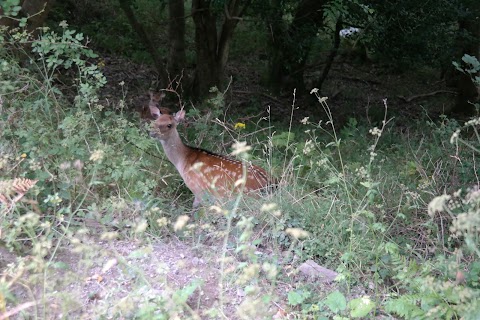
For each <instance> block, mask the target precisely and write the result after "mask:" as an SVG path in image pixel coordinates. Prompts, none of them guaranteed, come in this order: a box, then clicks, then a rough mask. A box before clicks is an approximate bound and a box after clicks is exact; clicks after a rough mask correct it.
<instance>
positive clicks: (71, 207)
mask: <svg viewBox="0 0 480 320" xmlns="http://www.w3.org/2000/svg"><path fill="white" fill-rule="evenodd" d="M60 28H61V30H62V32H59V33H57V32H54V31H52V30H49V29H46V28H45V29H42V32H41V33H40V36H39V38H38V39H33V38H31V36H30V35H28V34H26V33H24V32H23V30H22V29H18V30H10V31H7V30H2V34H1V37H0V42H1V43H0V45H1V46H0V50H1V51H0V54H1V58H2V61H1V65H0V74H1V80H0V137H1V139H0V152H1V158H0V174H1V180H0V202H1V204H0V205H1V207H0V208H1V216H0V231H1V232H0V241H1V242H0V248H1V250H2V252H8V253H9V254H10V255H11V256H13V257H12V258H11V259H9V260H8V261H5V262H0V263H1V267H2V275H1V278H0V310H1V312H2V313H3V314H6V315H10V316H16V315H18V316H21V317H25V318H27V317H28V318H40V319H46V318H51V317H53V316H55V315H56V316H59V315H63V316H65V317H75V316H82V315H83V316H91V317H94V318H101V317H113V318H119V317H124V318H131V319H153V318H155V319H170V318H194V319H195V318H201V317H204V318H243V319H254V318H271V317H273V316H274V315H276V316H277V317H291V318H302V319H303V318H306V319H327V318H334V319H345V318H349V317H350V318H373V317H376V316H384V315H387V314H388V315H394V316H401V317H404V318H408V319H418V318H421V319H439V318H445V319H451V318H464V319H475V318H478V317H479V314H478V311H477V310H480V306H479V293H480V291H479V289H480V288H479V285H480V284H479V282H478V275H479V273H480V265H479V263H478V258H479V253H480V251H479V239H478V230H479V227H480V226H479V216H480V191H479V184H480V182H479V177H478V161H477V156H478V154H479V151H480V136H479V133H478V128H479V126H480V124H479V120H478V119H474V120H472V121H469V122H467V123H466V124H465V125H464V126H461V125H459V123H457V122H456V121H454V120H451V119H448V118H446V117H445V118H442V119H441V121H431V120H429V121H427V124H428V126H429V128H428V130H423V131H422V130H420V129H419V128H415V127H414V126H412V127H411V128H409V130H411V131H408V132H401V131H399V129H398V128H397V127H395V126H394V122H395V119H390V118H389V117H388V101H387V100H385V101H383V102H382V103H383V107H384V110H385V112H384V119H383V121H382V122H381V123H380V124H379V125H378V127H374V128H370V127H369V126H368V125H366V124H363V123H361V122H359V121H358V120H357V119H351V120H350V121H349V123H348V125H347V126H345V127H344V128H342V129H341V130H338V128H336V127H335V123H334V117H333V116H332V114H331V110H330V108H329V106H328V104H327V99H326V98H324V97H320V96H318V92H317V91H316V90H312V94H314V95H315V96H316V97H317V98H318V103H319V105H320V106H321V107H322V108H323V109H324V111H325V113H326V114H327V116H328V121H327V122H325V123H324V122H318V121H316V120H315V119H309V118H305V119H303V120H302V121H301V122H300V123H293V119H294V117H293V114H294V112H295V104H293V105H292V117H291V124H290V127H289V128H285V129H283V128H281V129H277V128H275V127H274V126H273V125H272V124H271V123H268V122H267V121H268V119H267V121H265V120H264V119H259V120H258V121H257V120H251V121H249V122H246V121H239V120H238V121H237V120H232V119H229V118H228V117H227V116H226V115H225V114H223V113H222V110H223V107H224V104H225V101H224V100H223V98H224V95H223V93H221V92H218V91H215V92H212V93H215V94H214V95H213V94H212V96H214V98H213V99H212V100H211V101H209V102H208V103H209V109H210V110H211V112H210V113H208V114H203V113H201V112H199V111H196V110H191V111H190V112H189V116H190V118H191V119H194V120H195V121H192V122H191V124H192V125H191V126H189V127H185V128H181V129H180V131H182V135H184V137H185V139H186V140H187V141H188V142H189V143H190V144H193V145H195V146H202V147H205V148H208V149H211V150H213V151H216V152H229V151H230V149H229V147H228V146H229V145H230V144H231V143H232V142H233V141H247V142H248V144H249V145H251V146H252V147H253V149H252V150H251V152H250V153H249V154H250V158H249V159H248V160H249V161H252V162H254V163H256V164H260V165H264V166H268V168H269V171H270V172H271V173H272V174H273V175H274V176H276V177H277V178H278V185H277V191H276V192H275V193H274V194H273V195H269V196H267V197H265V198H264V199H244V198H243V197H242V195H241V194H239V195H238V196H237V197H236V198H235V199H232V201H231V202H229V203H228V204H224V205H220V204H216V205H213V206H206V207H204V208H203V209H202V210H200V211H198V212H192V211H190V210H189V209H188V208H190V207H191V205H190V202H191V200H192V197H191V195H190V194H189V192H188V191H187V190H186V188H185V187H183V186H182V184H181V180H180V178H179V177H178V174H177V173H176V172H175V171H174V169H173V168H172V166H171V165H170V163H169V162H168V161H166V160H165V158H164V156H163V154H162V152H161V150H159V146H158V145H157V144H156V143H155V141H154V140H153V139H151V138H150V137H148V135H147V133H146V132H144V131H143V130H141V129H140V125H139V123H138V121H137V120H136V119H135V118H134V117H132V116H131V114H130V112H129V111H128V110H127V107H128V106H126V105H125V102H124V99H120V101H119V102H118V104H106V103H105V102H104V101H102V100H101V99H100V98H99V96H98V90H99V89H100V88H101V87H102V86H104V85H106V84H107V79H106V78H105V76H104V75H103V74H102V72H101V70H100V69H99V67H98V65H97V63H96V61H97V60H96V59H97V56H96V54H95V53H94V52H92V50H90V49H89V48H88V47H86V46H85V44H84V43H85V39H84V38H83V36H82V35H81V34H80V33H76V32H75V31H73V30H71V29H69V28H68V25H67V24H66V23H65V22H62V23H61V25H60ZM62 75H69V79H70V81H71V82H70V83H69V84H68V88H66V85H65V84H64V82H62V81H61V80H60V79H61V76H62ZM111 85H119V86H124V85H125V84H124V83H119V84H111ZM72 88H73V90H74V94H73V96H72V95H69V94H66V92H71V91H72ZM123 98H125V97H123ZM418 127H421V124H419V125H418ZM264 128H266V129H264ZM293 128H295V129H293ZM199 132H200V133H199ZM202 132H203V133H202ZM262 137H265V138H262ZM237 151H238V150H237ZM175 238H178V239H179V241H181V242H183V243H185V244H187V245H188V246H189V247H192V248H194V249H196V250H199V251H202V250H204V251H205V248H206V247H208V245H210V246H211V247H213V248H215V250H213V251H215V252H208V253H204V255H202V257H208V258H209V259H211V264H212V265H214V266H215V268H216V269H215V270H218V279H216V281H215V282H214V285H215V286H214V287H215V290H216V292H218V296H217V299H216V301H215V303H212V304H210V305H209V306H208V307H204V306H203V305H199V304H198V301H202V300H201V294H200V293H199V292H202V290H203V289H202V288H203V287H202V285H203V284H204V283H203V282H202V281H206V280H205V279H200V280H198V279H197V280H195V279H193V280H191V281H187V282H186V283H185V284H184V285H183V286H181V287H180V288H179V287H176V286H175V284H174V283H172V282H171V281H169V276H168V275H169V274H168V270H169V268H171V267H172V266H168V265H165V263H163V262H162V261H161V259H160V258H159V257H156V256H155V255H154V254H153V253H152V252H154V251H153V250H154V248H155V246H156V245H157V244H158V243H159V242H162V241H165V242H168V241H169V240H170V239H175ZM115 243H122V246H125V247H127V246H129V245H135V246H138V248H137V247H136V248H137V249H135V250H133V251H132V252H130V254H129V255H128V256H127V257H125V256H124V255H123V254H122V253H123V251H122V248H121V247H118V246H117V247H116V246H115V245H114V244H115ZM207 251H208V250H207ZM210 251H212V250H210ZM68 253H70V254H71V255H72V256H71V259H73V260H74V261H75V263H77V264H78V265H80V266H81V270H82V271H83V272H81V273H80V274H79V273H76V271H75V270H73V269H71V268H69V267H68V266H67V265H66V263H65V262H62V261H64V258H65V257H66V255H67V254H68ZM5 254H6V253H5ZM72 257H73V258H72ZM60 258H62V259H60ZM307 259H311V260H314V261H317V262H318V263H320V264H322V265H324V266H326V267H328V268H330V269H335V270H336V271H337V272H338V276H337V279H336V282H335V284H334V286H335V288H334V289H332V290H330V291H328V290H326V289H325V290H323V291H322V290H321V288H320V289H319V286H315V283H312V281H303V280H301V278H299V277H296V276H295V275H296V273H297V272H298V271H297V269H296V267H297V266H298V265H299V264H300V263H301V262H303V261H305V260H307ZM147 261H154V262H155V265H156V266H157V268H156V269H155V271H154V272H150V271H151V270H147V269H146V265H147ZM90 269H94V270H96V273H94V274H93V275H92V274H89V275H88V278H87V281H90V282H93V283H95V284H98V285H99V286H103V282H102V281H103V280H102V279H103V278H104V277H107V275H108V274H109V273H112V272H113V274H114V275H115V278H116V279H119V281H118V282H116V285H114V286H110V287H109V288H104V291H102V293H101V294H97V292H96V291H93V292H90V294H89V295H88V297H87V299H88V301H89V302H88V303H85V302H84V301H81V298H80V297H81V296H82V295H81V293H79V292H76V291H75V290H71V291H70V290H69V289H68V288H71V287H72V286H73V287H75V285H78V284H79V283H82V282H84V281H86V280H85V276H86V275H87V274H88V272H87V270H90ZM159 284H160V285H161V288H160V289H159V287H158V285H159ZM103 287H106V286H103ZM125 287H127V288H128V290H126V289H125ZM232 290H233V291H236V294H234V296H235V297H237V300H236V301H237V302H238V303H237V304H232V303H231V300H232V299H233V298H232V294H231V293H230V292H231V291H232ZM125 291H128V292H127V293H125ZM233 300H234V299H233ZM52 305H54V306H55V307H52ZM2 317H3V316H2ZM4 318H5V317H4Z"/></svg>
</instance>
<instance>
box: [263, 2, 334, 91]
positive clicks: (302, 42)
mask: <svg viewBox="0 0 480 320" xmlns="http://www.w3.org/2000/svg"><path fill="white" fill-rule="evenodd" d="M274 3H275V1H274ZM324 4H325V0H302V1H301V2H300V3H299V4H298V7H297V9H296V12H295V15H294V19H293V21H292V23H291V24H290V25H289V26H288V30H287V31H286V32H283V29H282V25H281V24H282V23H281V22H271V23H270V28H271V30H270V31H271V37H274V38H275V39H274V40H273V41H272V40H271V41H270V43H271V44H273V48H272V49H273V51H276V53H274V54H273V56H272V59H273V61H272V62H270V64H269V65H270V67H271V68H273V69H272V70H270V71H269V76H270V79H269V83H271V84H273V86H272V87H273V88H275V87H280V88H281V89H284V90H287V91H291V90H293V89H294V88H296V89H297V93H302V92H305V91H306V88H305V82H304V79H303V74H304V69H305V65H306V62H307V58H308V55H309V53H310V49H311V47H312V43H313V40H314V38H315V36H316V33H317V31H318V29H319V28H320V27H321V26H322V25H323V6H324ZM278 12H280V13H281V11H279V10H278V11H277V13H278ZM275 19H277V20H278V19H282V18H281V16H277V17H272V21H275ZM274 32H280V34H275V33H274ZM279 81H280V83H278V82H279Z"/></svg>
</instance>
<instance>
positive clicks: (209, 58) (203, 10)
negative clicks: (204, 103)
mask: <svg viewBox="0 0 480 320" xmlns="http://www.w3.org/2000/svg"><path fill="white" fill-rule="evenodd" d="M192 17H193V22H194V23H195V49H196V51H197V56H196V58H197V61H196V66H195V76H194V80H193V93H194V95H195V97H197V98H202V97H204V96H205V95H207V94H208V92H209V90H210V88H211V87H218V88H219V89H220V83H221V81H220V79H219V78H218V70H217V62H216V61H217V28H216V18H217V17H216V15H214V14H213V13H212V11H211V10H210V1H209V0H192Z"/></svg>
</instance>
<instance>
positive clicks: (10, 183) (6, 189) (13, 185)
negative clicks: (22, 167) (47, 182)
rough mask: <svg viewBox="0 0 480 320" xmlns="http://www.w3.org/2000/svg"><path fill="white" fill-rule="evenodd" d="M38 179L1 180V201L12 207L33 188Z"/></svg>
mask: <svg viewBox="0 0 480 320" xmlns="http://www.w3.org/2000/svg"><path fill="white" fill-rule="evenodd" d="M37 182H38V180H31V179H26V178H16V179H13V180H6V181H0V202H1V203H3V204H4V205H6V206H8V207H11V206H13V205H14V204H15V203H17V202H18V201H20V199H22V198H23V196H24V195H25V194H26V193H27V192H28V190H30V189H31V188H33V186H34V185H35V184H36V183H37Z"/></svg>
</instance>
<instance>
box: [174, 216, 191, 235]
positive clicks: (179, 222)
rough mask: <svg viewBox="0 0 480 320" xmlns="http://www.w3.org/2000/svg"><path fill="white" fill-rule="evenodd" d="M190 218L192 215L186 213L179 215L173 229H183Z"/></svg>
mask: <svg viewBox="0 0 480 320" xmlns="http://www.w3.org/2000/svg"><path fill="white" fill-rule="evenodd" d="M189 219H190V217H189V216H187V215H185V214H184V215H181V216H180V217H178V219H177V221H176V222H175V224H174V225H173V230H175V231H178V230H182V229H183V228H184V227H185V225H186V224H187V222H188V220H189Z"/></svg>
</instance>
